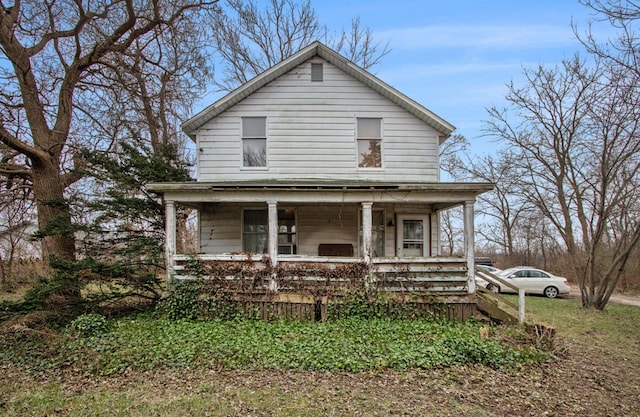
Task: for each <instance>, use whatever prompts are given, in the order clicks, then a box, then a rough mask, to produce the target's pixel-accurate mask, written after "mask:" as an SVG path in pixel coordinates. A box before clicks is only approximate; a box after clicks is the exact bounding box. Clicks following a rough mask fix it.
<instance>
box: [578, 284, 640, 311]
mask: <svg viewBox="0 0 640 417" xmlns="http://www.w3.org/2000/svg"><path fill="white" fill-rule="evenodd" d="M566 297H567V298H572V299H576V300H579V299H580V297H581V295H580V289H579V288H578V287H577V286H575V285H573V286H571V293H569V295H568V296H566ZM609 302H610V303H615V304H623V305H629V306H636V307H640V296H638V295H633V294H620V293H615V294H613V295H612V296H611V298H610V299H609Z"/></svg>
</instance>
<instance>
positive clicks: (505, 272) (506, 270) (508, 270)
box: [496, 268, 518, 277]
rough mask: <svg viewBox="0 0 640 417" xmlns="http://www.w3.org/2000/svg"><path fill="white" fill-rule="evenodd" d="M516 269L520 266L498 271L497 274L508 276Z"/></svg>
mask: <svg viewBox="0 0 640 417" xmlns="http://www.w3.org/2000/svg"><path fill="white" fill-rule="evenodd" d="M516 271H518V268H508V269H505V270H502V271H500V272H496V274H497V275H500V276H502V277H508V276H509V275H513V274H514V273H515V272H516Z"/></svg>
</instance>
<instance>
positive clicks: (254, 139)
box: [242, 117, 267, 167]
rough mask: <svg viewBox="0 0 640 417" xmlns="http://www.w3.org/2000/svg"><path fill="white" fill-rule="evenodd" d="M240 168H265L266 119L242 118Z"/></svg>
mask: <svg viewBox="0 0 640 417" xmlns="http://www.w3.org/2000/svg"><path fill="white" fill-rule="evenodd" d="M242 166H243V167H266V166H267V118H266V117H243V118H242Z"/></svg>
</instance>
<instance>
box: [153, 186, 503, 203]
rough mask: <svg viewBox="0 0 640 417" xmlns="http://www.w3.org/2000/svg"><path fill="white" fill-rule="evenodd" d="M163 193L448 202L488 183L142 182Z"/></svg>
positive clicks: (232, 198) (221, 198)
mask: <svg viewBox="0 0 640 417" xmlns="http://www.w3.org/2000/svg"><path fill="white" fill-rule="evenodd" d="M147 189H148V190H149V191H152V192H156V193H158V194H163V195H164V197H165V199H167V200H174V201H177V202H184V203H205V202H219V203H221V202H236V203H247V202H266V201H281V202H288V203H319V202H323V203H360V202H372V203H427V204H433V205H434V206H436V208H437V209H442V208H447V207H451V206H454V205H457V204H460V203H463V202H465V201H473V200H475V198H476V196H478V195H479V194H482V193H484V192H487V191H490V190H492V189H493V184H492V183H486V182H482V183H469V182H464V183H461V182H436V183H418V182H403V183H390V182H371V181H340V180H336V181H334V180H293V181H219V182H195V181H194V182H171V183H155V184H149V185H147Z"/></svg>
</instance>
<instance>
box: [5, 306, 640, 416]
mask: <svg viewBox="0 0 640 417" xmlns="http://www.w3.org/2000/svg"><path fill="white" fill-rule="evenodd" d="M527 315H528V319H529V320H530V321H535V322H539V323H544V324H546V325H551V326H554V327H555V328H556V330H557V336H556V340H555V342H554V346H553V349H552V352H551V353H552V355H551V356H550V358H549V359H547V360H544V361H542V362H539V361H536V360H533V361H531V360H532V359H539V357H538V356H535V355H534V354H533V353H532V351H530V350H527V349H524V350H523V346H524V345H523V339H522V333H521V332H520V331H515V330H514V329H509V328H493V329H492V335H491V337H490V338H488V339H485V338H482V337H480V335H479V333H478V329H479V327H481V325H479V324H466V325H446V324H443V323H440V322H426V321H414V322H404V321H399V322H394V321H388V320H370V321H368V320H359V319H358V320H346V321H342V322H333V323H326V324H322V325H320V324H315V325H314V324H309V323H307V324H304V323H293V324H292V323H271V324H268V323H251V322H249V323H247V322H242V321H239V322H231V323H225V322H214V323H203V322H187V321H177V322H169V321H167V320H164V319H151V318H148V317H142V318H134V319H131V318H130V319H126V320H125V319H121V320H118V321H115V322H110V323H109V325H110V329H109V331H108V332H107V333H104V334H99V333H98V334H97V335H96V336H93V337H79V336H72V335H65V334H62V335H60V334H58V335H55V334H52V333H48V332H43V333H41V334H39V333H37V332H36V331H35V330H34V331H28V330H24V329H23V330H20V329H16V328H14V329H13V332H14V333H12V334H11V337H10V338H7V337H4V340H5V342H4V344H2V345H1V346H2V351H0V357H1V358H2V359H1V360H0V367H1V368H2V369H0V372H1V374H0V415H6V416H31V415H35V416H45V415H65V416H119V415H121V416H152V415H158V416H183V415H189V414H190V415H193V416H206V415H211V416H308V415H320V416H324V415H326V416H331V415H336V416H337V415H340V416H343V415H354V416H355V415H363V416H364V415H367V416H370V415H380V416H382V415H385V416H387V415H405V416H424V415H437V416H449V415H451V416H454V415H456V416H477V417H482V416H503V415H517V416H525V415H531V416H542V415H548V416H605V415H610V416H640V408H639V407H640V405H639V404H640V403H639V399H640V375H639V373H640V371H638V370H639V369H640V355H639V353H638V352H640V308H638V307H629V306H620V305H612V304H611V305H609V306H608V307H607V309H606V310H605V311H604V312H594V311H586V310H583V309H582V308H581V307H580V305H579V302H578V301H576V300H565V299H557V300H548V299H544V298H539V297H527ZM16 330H18V335H17V336H16V334H15V333H16ZM4 331H5V334H4V335H3V336H7V333H6V332H7V331H8V330H7V329H5V330H4ZM20 331H22V332H23V333H20ZM14 337H15V338H16V339H15V340H14V342H16V343H18V345H19V349H14V348H15V346H13V345H12V344H11V343H9V342H7V340H9V339H11V338H14ZM20 338H22V339H20ZM14 342H12V343H14ZM534 342H535V341H534ZM12 346H13V347H12ZM518 355H520V356H518ZM518 364H522V365H518Z"/></svg>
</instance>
